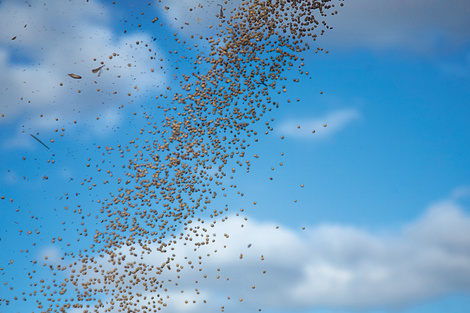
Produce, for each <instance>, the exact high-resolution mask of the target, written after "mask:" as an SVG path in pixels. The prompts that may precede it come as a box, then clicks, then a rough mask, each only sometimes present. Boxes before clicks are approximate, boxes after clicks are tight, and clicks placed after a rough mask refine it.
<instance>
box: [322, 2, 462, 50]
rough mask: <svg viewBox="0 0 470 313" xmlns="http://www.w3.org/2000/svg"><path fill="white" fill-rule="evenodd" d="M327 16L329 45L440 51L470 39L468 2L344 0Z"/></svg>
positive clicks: (325, 36) (326, 41)
mask: <svg viewBox="0 0 470 313" xmlns="http://www.w3.org/2000/svg"><path fill="white" fill-rule="evenodd" d="M344 3H345V5H344V7H340V8H339V9H338V12H339V14H338V15H337V16H333V17H331V18H329V24H330V26H333V30H332V31H328V32H327V33H326V34H325V35H324V36H323V37H322V38H321V43H326V45H327V46H328V47H331V46H336V47H353V48H371V49H374V50H376V49H377V50H384V49H390V48H391V49H393V50H400V51H414V52H417V53H420V54H436V53H442V52H443V51H444V50H445V51H446V52H447V51H450V50H452V49H455V48H462V47H464V46H465V44H467V43H468V42H470V33H469V32H468V29H469V28H470V20H469V19H468V16H469V14H470V2H469V1H467V0H448V1H446V2H445V4H444V3H443V2H442V1H438V0H413V1H408V0H396V1H388V0H374V1H369V0H356V1H345V2H344Z"/></svg>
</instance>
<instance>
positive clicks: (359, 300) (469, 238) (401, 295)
mask: <svg viewBox="0 0 470 313" xmlns="http://www.w3.org/2000/svg"><path fill="white" fill-rule="evenodd" d="M190 225H191V226H192V228H193V229H197V228H198V227H199V231H198V233H199V234H203V235H204V236H205V235H206V234H208V235H209V237H210V239H212V238H216V242H215V243H212V244H210V245H204V246H201V247H199V248H197V249H196V250H194V248H195V246H194V245H193V244H194V241H193V242H188V244H187V245H183V241H181V240H180V241H178V243H177V244H175V245H173V246H172V247H174V250H170V247H168V248H167V250H168V252H167V253H163V254H159V253H152V254H150V255H144V256H143V259H141V258H140V257H136V258H134V257H131V256H129V257H127V258H126V261H128V262H133V261H134V260H135V261H136V264H139V263H141V262H143V261H142V260H144V262H145V264H147V266H149V265H154V266H158V265H160V264H162V262H165V261H166V259H167V257H171V255H172V254H174V256H173V257H174V260H173V261H172V262H171V263H170V265H171V267H172V270H171V271H167V272H165V273H164V274H163V275H160V276H157V277H158V279H159V280H165V281H167V283H165V287H164V288H168V290H167V292H161V294H162V295H163V297H165V302H166V303H167V304H168V307H167V308H166V309H167V310H166V311H167V312H171V313H173V312H175V313H176V312H178V313H179V312H186V311H188V310H190V311H191V312H207V311H208V310H209V311H212V310H216V309H217V308H220V307H221V306H224V307H225V308H226V310H227V311H237V312H245V311H246V312H248V311H249V312H252V311H253V310H256V309H258V308H261V309H262V310H263V311H264V310H280V311H282V310H285V311H292V310H304V309H315V308H340V309H341V308H342V309H349V310H351V309H352V310H367V309H385V310H394V309H397V308H405V307H407V306H410V305H413V304H417V303H419V302H420V301H425V300H427V299H431V298H435V297H439V296H444V295H446V294H451V293H453V292H466V293H470V215H469V214H468V213H466V212H465V211H464V209H463V208H462V207H460V206H459V205H458V204H457V203H456V202H453V201H452V200H445V201H443V202H439V203H436V204H435V205H433V206H431V207H430V208H428V209H427V210H426V211H425V213H424V214H423V216H421V217H420V218H418V219H417V220H415V221H413V222H411V223H408V224H407V225H405V226H403V227H402V229H401V230H396V231H394V232H390V231H388V232H385V233H384V232H381V233H373V232H369V231H366V230H363V229H360V228H358V227H353V226H345V225H331V224H323V225H313V226H309V227H307V230H305V231H301V230H293V229H289V228H287V227H284V226H282V225H280V227H279V228H278V229H276V224H274V223H269V222H260V221H256V220H253V219H248V220H244V219H243V218H241V217H235V216H232V217H230V218H229V219H228V221H226V222H223V223H222V222H220V221H219V222H218V223H216V224H215V227H210V225H207V223H205V224H201V223H193V224H190ZM241 225H243V227H241ZM202 228H205V229H206V230H207V232H204V231H202ZM187 233H191V230H188V231H187ZM214 234H215V236H214ZM224 234H228V235H229V238H226V237H225V236H224ZM193 238H194V239H195V240H196V239H200V240H201V241H204V238H201V237H195V236H194V235H193ZM249 244H251V246H250V247H248V245H249ZM224 246H226V247H224ZM215 251H217V252H215ZM134 252H135V253H137V254H140V251H139V249H137V250H134ZM116 253H119V251H116ZM123 253H126V252H125V250H123ZM126 254H127V253H126ZM240 254H243V258H242V259H240ZM208 255H209V256H208ZM261 256H263V257H264V260H263V261H262V260H261ZM189 261H191V262H192V263H191V265H194V269H191V268H190V264H189V263H188V262H189ZM199 261H201V264H199V263H198V262H199ZM101 263H102V264H103V266H105V267H103V269H104V270H107V268H106V267H107V266H111V265H109V264H108V265H106V264H107V262H101ZM176 263H179V264H180V265H183V266H184V269H182V270H181V271H180V272H179V273H177V272H176V271H175V270H176V266H175V264H176ZM199 268H201V269H202V270H201V271H199V270H198V269H199ZM121 270H122V268H121ZM121 270H118V273H119V274H122V273H121ZM264 270H266V271H267V272H266V274H263V271H264ZM176 275H180V276H181V278H177V277H176ZM203 275H207V278H203ZM216 275H220V278H219V279H217V278H216ZM89 278H90V277H84V279H86V280H88V279H89ZM227 278H229V280H227ZM170 280H171V282H169V281H170ZM196 280H197V281H198V283H197V284H196V283H195V281H196ZM175 282H177V283H178V285H177V286H176V285H175V284H174V283H175ZM252 286H255V288H254V289H253V288H252ZM139 288H140V289H139ZM196 288H197V291H199V292H200V294H199V295H198V294H196V293H195V291H196V290H195V289H196ZM132 290H133V292H134V293H135V292H142V293H143V296H145V295H147V296H149V297H150V296H151V295H152V293H149V292H144V291H143V288H142V286H140V287H138V286H135V287H133V288H132ZM181 291H183V292H181ZM167 295H168V296H169V299H166V296H167ZM227 297H230V298H231V299H230V300H229V299H228V298H227ZM240 298H242V299H243V302H240V301H239V299H240ZM203 300H206V301H207V303H206V304H203ZM185 301H188V303H187V304H186V303H185ZM192 301H195V304H193V302H192Z"/></svg>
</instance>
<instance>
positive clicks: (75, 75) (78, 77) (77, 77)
mask: <svg viewBox="0 0 470 313" xmlns="http://www.w3.org/2000/svg"><path fill="white" fill-rule="evenodd" d="M68 75H69V76H70V77H72V78H73V79H82V77H81V76H80V75H77V74H68Z"/></svg>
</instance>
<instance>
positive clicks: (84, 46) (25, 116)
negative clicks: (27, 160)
mask: <svg viewBox="0 0 470 313" xmlns="http://www.w3.org/2000/svg"><path fill="white" fill-rule="evenodd" d="M110 14H111V12H110V11H109V9H108V8H106V7H104V6H101V5H99V4H97V3H96V2H84V1H83V2H82V1H60V0H50V1H47V2H45V3H32V4H31V6H28V5H27V3H26V2H25V3H21V2H18V1H4V2H2V3H1V4H0V38H1V39H0V71H1V72H2V76H1V77H0V96H1V97H2V101H1V103H0V113H2V114H5V117H4V118H1V119H0V123H2V124H4V125H5V124H7V123H8V124H13V123H14V124H15V125H14V127H13V129H15V128H16V131H19V125H22V127H21V130H26V131H27V132H29V131H30V130H32V131H40V130H46V129H51V128H52V127H57V124H58V123H57V122H56V119H58V120H59V123H60V124H61V125H63V124H64V123H67V122H70V120H72V121H73V120H75V119H76V120H78V121H79V123H80V122H83V121H84V120H90V119H94V118H95V117H96V116H99V115H100V114H101V113H104V114H106V115H107V116H109V117H111V115H112V114H114V113H113V112H112V110H117V107H118V106H119V105H120V104H125V103H126V102H128V101H131V100H133V99H134V98H133V97H134V96H135V95H137V94H139V95H141V94H142V93H144V94H145V93H147V92H149V91H151V92H154V93H156V92H158V88H159V86H160V87H163V86H162V85H163V84H164V83H165V81H166V78H165V75H164V74H163V73H161V72H160V66H162V65H163V66H164V64H161V62H160V61H156V60H153V61H152V60H151V59H150V56H154V55H153V53H156V59H157V60H158V59H159V58H160V54H161V53H160V50H159V47H158V46H157V45H156V44H155V43H154V42H152V40H151V36H150V34H146V33H141V34H129V35H125V36H118V37H117V36H116V34H114V32H113V29H112V28H111V17H110ZM25 25H26V27H25ZM13 36H16V39H15V40H11V38H12V37H13ZM116 37H117V38H116ZM137 41H143V42H144V43H149V46H148V47H144V45H143V44H141V45H137V44H136V42H137ZM149 48H150V49H152V53H150V52H149V50H148V49H149ZM113 53H116V54H117V55H116V56H114V57H113V58H112V59H109V56H111V55H113ZM95 58H96V61H93V59H95ZM101 61H103V62H104V64H105V67H104V71H103V72H102V74H101V76H100V77H98V76H97V74H93V73H92V72H91V70H92V69H93V68H96V67H98V66H100V65H101V64H100V62H101ZM106 68H109V70H106ZM152 68H153V69H154V70H155V71H154V72H151V69H152ZM69 73H74V74H78V75H80V76H82V79H80V80H77V79H73V78H71V77H69V76H68V75H67V74H69ZM61 83H62V84H63V86H60V84H61ZM134 87H135V88H134ZM97 89H99V91H98V90H97ZM79 91H80V92H79ZM115 91H116V93H114V92H115ZM128 92H130V93H131V97H129V96H128V95H127V93H128ZM40 114H43V117H42V118H40V117H39V116H40ZM12 121H15V122H12ZM118 121H119V119H117V118H115V117H113V118H111V119H110V120H109V122H112V123H115V122H118ZM0 125H1V124H0ZM10 128H11V127H10ZM16 141H18V140H16Z"/></svg>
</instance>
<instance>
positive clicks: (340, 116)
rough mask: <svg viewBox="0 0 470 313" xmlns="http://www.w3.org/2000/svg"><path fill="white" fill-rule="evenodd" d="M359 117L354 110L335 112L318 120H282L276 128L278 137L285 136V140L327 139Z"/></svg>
mask: <svg viewBox="0 0 470 313" xmlns="http://www.w3.org/2000/svg"><path fill="white" fill-rule="evenodd" d="M360 117H361V114H360V113H359V112H358V111H357V110H356V109H341V110H335V111H331V112H329V113H327V114H326V115H324V116H322V117H318V118H310V119H308V118H305V117H303V118H298V119H295V120H294V119H288V120H284V121H282V122H281V123H280V125H279V126H278V127H277V131H278V132H279V134H280V135H283V136H286V138H291V137H292V138H299V139H316V138H327V137H330V136H333V135H334V134H335V133H338V132H340V131H341V130H343V129H344V128H346V127H347V126H349V125H350V124H351V123H352V122H354V121H356V120H358V119H359V118H360ZM325 124H326V125H327V126H326V127H325V126H324V125H325ZM298 126H300V128H298ZM313 131H315V133H313Z"/></svg>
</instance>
